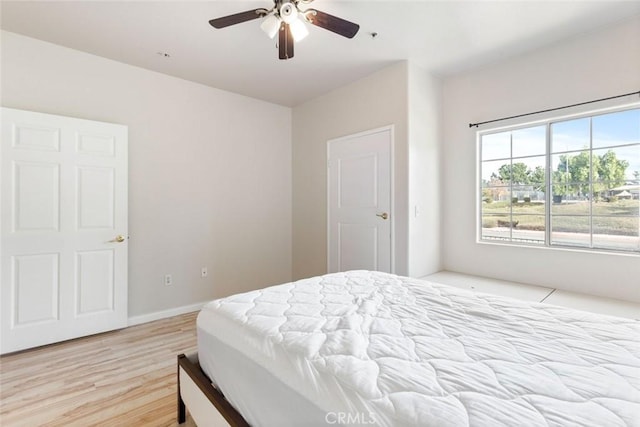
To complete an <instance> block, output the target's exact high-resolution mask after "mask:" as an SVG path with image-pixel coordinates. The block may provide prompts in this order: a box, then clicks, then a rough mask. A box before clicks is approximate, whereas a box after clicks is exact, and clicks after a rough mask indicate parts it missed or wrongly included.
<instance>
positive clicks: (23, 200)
mask: <svg viewBox="0 0 640 427" xmlns="http://www.w3.org/2000/svg"><path fill="white" fill-rule="evenodd" d="M1 148H2V150H1V152H0V154H1V157H0V176H1V178H2V181H1V186H0V202H1V203H0V209H1V213H2V215H1V217H0V238H1V240H0V282H1V289H0V306H1V308H2V312H1V316H2V319H1V320H2V322H1V323H2V325H1V331H0V332H1V338H0V353H7V352H11V351H17V350H22V349H25V348H29V347H34V346H39V345H44V344H49V343H52V342H57V341H61V340H66V339H70V338H76V337H79V336H83V335H88V334H94V333H98V332H103V331H107V330H111V329H117V328H122V327H124V326H126V324H127V297H128V295H127V293H128V291H127V246H128V242H127V240H126V238H125V239H124V241H122V242H118V241H117V240H116V239H115V237H116V236H118V235H122V236H125V237H126V236H127V233H128V222H127V197H128V196H127V176H128V175H127V128H126V127H125V126H121V125H114V124H110V123H101V122H94V121H88V120H81V119H74V118H70V117H61V116H54V115H49V114H41V113H34V112H29V111H21V110H13V109H8V108H2V147H1Z"/></svg>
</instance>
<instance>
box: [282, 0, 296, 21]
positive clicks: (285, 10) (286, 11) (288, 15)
mask: <svg viewBox="0 0 640 427" xmlns="http://www.w3.org/2000/svg"><path fill="white" fill-rule="evenodd" d="M278 14H279V15H280V18H282V20H283V21H284V22H286V23H287V24H290V23H291V22H292V21H294V20H295V19H296V18H297V15H298V8H297V7H296V6H295V5H294V4H293V3H291V2H290V1H284V2H282V3H281V4H280V8H279V10H278Z"/></svg>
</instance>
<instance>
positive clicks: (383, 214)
mask: <svg viewBox="0 0 640 427" xmlns="http://www.w3.org/2000/svg"><path fill="white" fill-rule="evenodd" d="M376 216H379V217H380V218H382V219H387V218H389V214H388V213H386V212H383V213H381V214H376Z"/></svg>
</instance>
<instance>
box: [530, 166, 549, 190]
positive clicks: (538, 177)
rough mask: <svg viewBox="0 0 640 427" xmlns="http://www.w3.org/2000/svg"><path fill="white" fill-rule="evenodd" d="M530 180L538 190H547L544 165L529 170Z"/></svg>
mask: <svg viewBox="0 0 640 427" xmlns="http://www.w3.org/2000/svg"><path fill="white" fill-rule="evenodd" d="M529 182H530V183H531V184H532V185H533V188H534V189H535V190H536V191H542V192H544V191H545V190H546V185H545V170H544V168H543V167H542V166H536V168H535V169H534V170H533V171H529Z"/></svg>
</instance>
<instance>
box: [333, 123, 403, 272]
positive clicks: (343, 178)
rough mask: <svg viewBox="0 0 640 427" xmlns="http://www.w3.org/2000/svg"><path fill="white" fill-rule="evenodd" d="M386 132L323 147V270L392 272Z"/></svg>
mask: <svg viewBox="0 0 640 427" xmlns="http://www.w3.org/2000/svg"><path fill="white" fill-rule="evenodd" d="M392 131H393V129H392V128H390V127H389V128H384V129H377V130H373V131H370V132H364V133H360V134H356V135H352V136H348V137H345V138H340V139H335V140H331V141H329V142H328V180H329V182H328V223H329V224H328V238H329V242H328V252H329V253H328V270H329V272H331V273H333V272H337V271H347V270H359V269H363V270H372V271H382V272H387V273H391V272H392V219H393V217H392V212H391V199H392V193H391V191H392V186H391V176H392V168H391V165H392V159H391V154H392V141H393V135H392Z"/></svg>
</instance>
